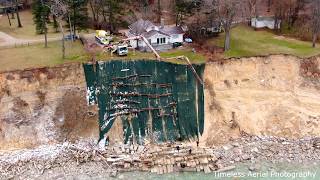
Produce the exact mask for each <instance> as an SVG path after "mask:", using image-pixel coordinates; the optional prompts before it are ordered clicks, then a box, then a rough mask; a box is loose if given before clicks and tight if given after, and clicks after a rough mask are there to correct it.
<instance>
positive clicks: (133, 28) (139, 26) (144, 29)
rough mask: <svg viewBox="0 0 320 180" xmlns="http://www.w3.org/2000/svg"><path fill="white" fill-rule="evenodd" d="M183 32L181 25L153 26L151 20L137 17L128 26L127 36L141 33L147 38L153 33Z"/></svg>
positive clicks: (168, 34) (171, 33) (170, 33)
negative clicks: (136, 19)
mask: <svg viewBox="0 0 320 180" xmlns="http://www.w3.org/2000/svg"><path fill="white" fill-rule="evenodd" d="M150 29H151V30H150ZM183 33H184V31H183V29H182V28H181V27H178V26H172V27H169V26H165V27H158V26H155V25H154V24H153V23H152V22H150V21H148V20H143V19H139V20H138V21H136V22H134V23H133V24H131V25H130V26H129V36H132V35H143V36H144V37H146V38H149V37H151V36H153V35H155V34H162V35H165V36H170V35H173V34H183Z"/></svg>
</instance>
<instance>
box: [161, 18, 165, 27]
mask: <svg viewBox="0 0 320 180" xmlns="http://www.w3.org/2000/svg"><path fill="white" fill-rule="evenodd" d="M160 28H164V18H161V20H160Z"/></svg>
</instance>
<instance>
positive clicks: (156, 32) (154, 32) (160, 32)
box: [142, 30, 170, 38]
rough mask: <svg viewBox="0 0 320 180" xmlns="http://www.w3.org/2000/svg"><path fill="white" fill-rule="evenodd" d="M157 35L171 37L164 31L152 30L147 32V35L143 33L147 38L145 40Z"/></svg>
mask: <svg viewBox="0 0 320 180" xmlns="http://www.w3.org/2000/svg"><path fill="white" fill-rule="evenodd" d="M156 34H162V35H165V36H170V35H169V34H166V33H164V32H162V31H157V30H151V31H149V32H145V33H142V35H143V36H144V37H145V38H150V37H152V36H154V35H156Z"/></svg>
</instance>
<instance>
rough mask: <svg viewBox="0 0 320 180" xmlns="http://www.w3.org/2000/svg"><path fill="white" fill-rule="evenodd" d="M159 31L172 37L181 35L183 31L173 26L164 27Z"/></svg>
mask: <svg viewBox="0 0 320 180" xmlns="http://www.w3.org/2000/svg"><path fill="white" fill-rule="evenodd" d="M160 31H162V32H164V33H166V34H169V35H172V34H183V33H184V31H183V29H182V28H181V27H180V26H173V27H164V28H162V29H160Z"/></svg>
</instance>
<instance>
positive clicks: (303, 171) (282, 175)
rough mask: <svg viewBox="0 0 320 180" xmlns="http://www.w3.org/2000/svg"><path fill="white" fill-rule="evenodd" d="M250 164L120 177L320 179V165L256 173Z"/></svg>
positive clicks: (266, 166)
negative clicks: (218, 171) (197, 170)
mask: <svg viewBox="0 0 320 180" xmlns="http://www.w3.org/2000/svg"><path fill="white" fill-rule="evenodd" d="M248 167H249V165H248V164H238V165H237V168H236V169H234V170H232V171H227V172H221V173H217V172H212V173H209V174H205V173H203V172H201V173H193V172H182V173H170V174H165V175H157V174H154V173H146V172H129V173H123V174H121V175H119V176H118V178H120V179H131V180H135V179H137V180H145V179H152V180H154V179H159V180H162V179H174V180H214V179H219V180H220V179H226V180H227V179H232V180H238V179H239V180H240V179H245V180H247V179H248V180H253V179H254V180H256V179H276V180H277V179H279V180H280V179H281V180H282V179H299V180H300V179H304V180H310V179H312V180H314V179H317V180H318V179H320V166H319V164H314V163H309V164H304V165H301V164H289V163H283V164H268V163H264V164H263V165H262V166H260V168H259V170H258V171H256V172H251V171H249V170H248Z"/></svg>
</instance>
